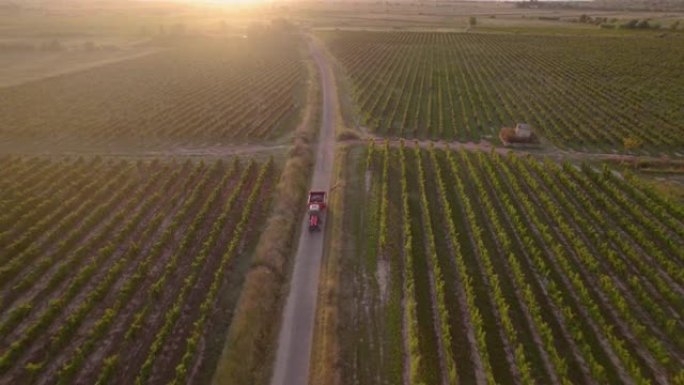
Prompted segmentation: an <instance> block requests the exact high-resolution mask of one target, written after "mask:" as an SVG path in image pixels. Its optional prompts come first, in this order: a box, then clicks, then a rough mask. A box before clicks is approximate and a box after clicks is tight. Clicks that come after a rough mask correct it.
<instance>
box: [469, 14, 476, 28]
mask: <svg viewBox="0 0 684 385" xmlns="http://www.w3.org/2000/svg"><path fill="white" fill-rule="evenodd" d="M468 25H469V26H470V27H471V28H474V27H475V26H476V25H477V17H475V16H470V19H468Z"/></svg>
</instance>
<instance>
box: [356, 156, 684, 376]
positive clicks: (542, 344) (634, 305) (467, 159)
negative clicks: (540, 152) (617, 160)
mask: <svg viewBox="0 0 684 385" xmlns="http://www.w3.org/2000/svg"><path fill="white" fill-rule="evenodd" d="M359 159H360V160H359V162H357V163H358V164H359V166H358V169H359V170H360V172H361V175H363V173H364V172H365V175H366V177H365V183H363V182H361V183H358V184H352V185H353V186H355V187H350V188H348V190H349V189H353V188H356V190H357V193H356V194H357V195H356V196H357V198H358V199H357V202H356V203H355V204H357V205H359V206H358V207H364V209H363V211H361V212H359V213H357V214H353V215H355V218H356V219H355V220H354V222H353V224H348V225H347V226H350V225H351V226H360V228H358V229H354V230H352V229H350V230H349V232H350V233H353V234H357V235H356V238H355V240H354V241H353V244H354V245H355V246H354V248H355V249H356V250H357V251H356V253H355V254H354V255H358V256H359V258H361V259H359V262H358V263H359V264H360V265H362V266H365V269H366V270H367V271H369V272H370V273H369V275H368V276H369V278H368V279H369V280H370V281H372V282H374V283H370V284H369V285H368V287H370V288H373V287H374V288H376V289H374V290H373V289H368V290H370V292H372V293H375V294H372V295H371V296H372V297H373V298H375V299H374V301H375V302H376V303H377V304H378V306H377V308H378V309H379V310H377V312H378V313H377V314H376V315H375V316H371V317H370V319H369V317H368V302H367V300H364V301H363V302H364V304H357V306H358V307H359V310H358V312H359V314H360V316H361V317H362V318H363V317H366V320H365V321H362V326H359V327H358V330H360V331H361V333H362V334H363V338H361V339H360V340H361V341H364V340H365V339H366V337H367V336H368V334H366V333H365V332H363V330H365V329H364V328H366V329H369V330H370V329H373V328H374V329H375V330H376V334H377V336H376V337H375V338H376V340H373V338H372V336H371V337H369V338H370V342H368V344H369V345H368V347H367V348H366V350H365V351H364V348H363V344H364V343H363V342H362V343H361V344H358V343H354V345H353V346H354V348H353V349H352V350H355V351H356V353H353V354H357V355H362V357H356V359H350V361H349V362H354V363H355V365H356V369H355V372H354V373H355V374H354V375H355V376H361V378H362V381H361V382H364V381H363V378H364V376H365V377H367V378H365V379H366V380H367V381H366V382H369V383H380V382H381V383H385V384H402V383H404V384H406V383H410V384H456V383H464V384H466V383H467V384H471V383H478V384H485V383H486V384H495V383H496V384H534V383H536V384H595V383H601V384H684V364H683V363H684V207H682V206H681V205H680V204H677V203H674V202H672V201H670V200H667V199H665V198H664V197H662V196H661V195H659V194H658V193H656V192H655V191H654V190H652V188H651V187H650V186H648V185H645V184H644V183H643V182H642V181H640V180H639V179H637V178H636V177H633V176H629V175H628V176H627V177H622V176H618V175H616V174H614V173H613V172H612V171H610V170H608V169H604V170H597V169H594V168H592V167H589V166H581V167H579V166H575V165H571V164H567V163H566V164H557V163H554V162H551V161H543V162H542V161H538V160H535V159H534V158H530V157H522V156H516V155H510V156H503V155H500V154H497V153H491V154H489V153H485V152H471V151H449V150H443V149H436V148H432V147H431V148H429V149H422V148H420V147H417V146H413V145H412V144H408V142H407V144H405V143H404V142H401V143H400V145H397V146H395V145H390V144H389V143H388V144H386V145H370V146H369V147H368V151H367V155H366V156H365V161H363V159H362V158H359ZM360 178H361V177H360ZM364 185H365V189H364ZM356 186H358V187H356ZM383 272H384V273H383ZM359 295H360V294H359ZM364 298H366V297H364ZM364 322H365V326H363V325H364ZM371 334H372V333H371ZM376 343H377V345H375V344H376ZM350 375H351V374H350ZM377 376H379V377H377ZM378 378H381V381H380V382H379V381H378Z"/></svg>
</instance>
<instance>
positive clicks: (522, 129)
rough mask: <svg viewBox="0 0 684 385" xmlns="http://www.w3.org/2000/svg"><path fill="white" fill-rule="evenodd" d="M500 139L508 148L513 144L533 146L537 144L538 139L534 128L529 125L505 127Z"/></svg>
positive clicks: (521, 124) (519, 124) (500, 133)
mask: <svg viewBox="0 0 684 385" xmlns="http://www.w3.org/2000/svg"><path fill="white" fill-rule="evenodd" d="M499 139H501V142H502V143H503V144H504V145H506V146H508V145H511V144H532V143H537V142H538V141H537V137H536V135H535V134H534V131H533V130H532V126H531V125H529V124H527V123H518V124H516V125H515V127H503V128H501V131H500V132H499Z"/></svg>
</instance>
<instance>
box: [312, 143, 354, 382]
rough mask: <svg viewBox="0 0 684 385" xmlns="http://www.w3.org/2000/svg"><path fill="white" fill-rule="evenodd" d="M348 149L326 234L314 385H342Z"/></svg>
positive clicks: (341, 154) (339, 155)
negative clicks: (341, 310) (342, 267)
mask: <svg viewBox="0 0 684 385" xmlns="http://www.w3.org/2000/svg"><path fill="white" fill-rule="evenodd" d="M347 156H348V152H347V148H346V147H342V148H340V151H337V152H336V157H335V172H334V177H333V182H332V183H333V185H335V186H339V188H338V189H336V190H335V191H334V192H333V193H332V194H331V196H330V200H329V207H330V210H329V211H328V212H329V214H328V215H331V216H332V218H331V219H332V220H331V221H329V223H332V224H331V225H330V226H329V228H328V229H326V231H327V232H328V233H329V234H331V235H332V236H331V240H330V242H328V243H327V244H326V245H325V250H326V252H325V253H324V254H323V255H324V260H323V276H322V279H321V282H320V286H319V289H318V308H317V313H316V328H315V330H314V341H313V347H312V351H311V355H312V357H313V358H312V360H311V364H312V366H311V373H310V377H309V383H310V384H326V385H339V384H341V383H342V375H341V371H340V366H339V365H338V362H339V359H340V343H339V340H338V328H339V325H338V321H339V317H338V306H339V304H338V298H339V282H340V257H341V256H342V249H343V244H344V238H343V234H344V229H343V227H344V209H345V206H344V191H346V189H345V186H344V185H345V177H344V176H345V173H346V168H345V167H344V166H345V165H346V164H347V163H348V162H347Z"/></svg>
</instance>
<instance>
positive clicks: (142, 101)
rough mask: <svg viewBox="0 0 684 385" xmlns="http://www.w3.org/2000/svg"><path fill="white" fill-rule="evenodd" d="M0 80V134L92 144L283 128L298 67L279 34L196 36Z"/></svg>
mask: <svg viewBox="0 0 684 385" xmlns="http://www.w3.org/2000/svg"><path fill="white" fill-rule="evenodd" d="M179 45H180V46H177V47H173V48H170V49H168V50H166V51H163V52H160V53H156V54H153V55H149V56H146V57H142V58H138V59H134V60H129V61H126V62H120V63H114V64H109V65H105V66H102V67H98V68H95V69H91V70H87V71H82V72H79V73H75V74H67V75H62V76H58V77H54V78H48V79H44V80H40V81H36V82H32V83H27V84H24V85H19V86H15V87H9V88H4V89H0V100H2V103H0V140H1V141H9V142H10V143H30V144H34V143H48V144H50V145H51V146H54V145H61V144H64V145H72V146H73V144H74V143H75V144H76V145H78V146H81V147H83V148H93V147H95V148H98V147H102V146H108V145H112V144H120V145H122V146H124V147H127V148H131V147H143V148H150V147H160V146H168V145H169V144H171V145H195V146H199V145H216V144H230V143H234V142H244V141H247V140H252V141H259V140H266V139H274V138H277V137H279V136H281V135H282V134H284V133H286V132H288V131H289V130H291V129H292V128H293V126H294V121H295V118H296V115H297V112H298V108H299V105H300V103H301V101H300V99H301V98H302V96H303V81H304V78H305V77H306V71H305V68H304V65H303V62H302V57H301V56H300V49H301V48H302V47H301V43H300V42H299V41H298V40H297V39H295V38H291V37H289V36H288V37H287V38H285V37H284V38H273V37H263V38H258V37H256V38H247V37H235V38H224V39H214V40H211V39H205V40H198V41H189V42H185V43H179Z"/></svg>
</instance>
